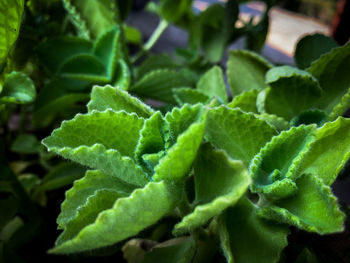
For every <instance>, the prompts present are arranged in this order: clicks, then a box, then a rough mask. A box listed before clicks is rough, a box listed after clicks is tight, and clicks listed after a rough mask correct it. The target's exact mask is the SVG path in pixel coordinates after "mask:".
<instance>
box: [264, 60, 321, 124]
mask: <svg viewBox="0 0 350 263" xmlns="http://www.w3.org/2000/svg"><path fill="white" fill-rule="evenodd" d="M266 84H268V85H269V88H268V90H267V91H266V97H265V111H266V112H267V113H272V114H276V115H278V116H281V117H283V118H285V119H287V120H290V119H291V118H293V117H294V116H296V115H298V114H299V113H301V112H302V111H304V110H306V109H309V108H311V107H312V106H313V105H314V104H315V103H316V101H317V99H318V98H320V96H321V92H322V90H321V88H320V87H319V85H318V82H317V80H316V79H315V78H314V77H313V76H312V75H311V74H309V73H308V72H306V71H302V70H300V69H297V68H293V67H290V66H281V67H274V68H272V69H270V70H269V71H268V72H267V73H266Z"/></svg>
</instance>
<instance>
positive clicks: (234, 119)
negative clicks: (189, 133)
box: [206, 106, 277, 165]
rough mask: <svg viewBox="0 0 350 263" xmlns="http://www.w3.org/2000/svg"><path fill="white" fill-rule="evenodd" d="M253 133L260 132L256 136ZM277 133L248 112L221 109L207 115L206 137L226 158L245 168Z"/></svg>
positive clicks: (215, 109) (224, 107) (218, 108)
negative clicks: (241, 162) (244, 165)
mask: <svg viewBox="0 0 350 263" xmlns="http://www.w3.org/2000/svg"><path fill="white" fill-rule="evenodd" d="M256 131H259V132H258V133H257V132H256ZM276 134H277V132H276V130H275V128H274V127H272V126H271V125H269V124H267V122H265V121H263V120H261V119H258V118H256V117H255V116H254V114H251V113H245V112H243V111H241V110H239V109H231V108H228V107H226V106H220V107H217V108H214V109H212V110H211V111H209V113H208V120H207V127H206V138H207V139H208V141H209V142H211V143H212V144H213V145H214V146H215V147H217V148H219V149H223V150H225V151H226V152H227V153H228V154H229V156H230V157H231V158H233V159H236V160H242V161H243V162H244V164H246V165H248V164H249V162H250V160H251V159H252V158H253V157H254V155H255V154H257V153H258V152H259V150H260V148H261V147H263V146H264V145H265V144H266V143H267V142H268V141H269V140H270V139H271V138H272V136H274V135H276Z"/></svg>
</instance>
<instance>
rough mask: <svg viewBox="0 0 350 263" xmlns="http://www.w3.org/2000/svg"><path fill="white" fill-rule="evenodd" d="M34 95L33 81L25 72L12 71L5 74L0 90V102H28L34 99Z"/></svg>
mask: <svg viewBox="0 0 350 263" xmlns="http://www.w3.org/2000/svg"><path fill="white" fill-rule="evenodd" d="M0 90H1V84H0ZM35 97H36V91H35V86H34V83H33V81H32V80H31V79H30V78H29V77H28V76H27V75H26V74H24V73H22V72H16V71H13V72H11V73H10V74H7V75H6V76H5V81H4V84H3V87H2V91H1V92H0V102H9V103H20V104H23V103H30V102H32V101H34V99H35Z"/></svg>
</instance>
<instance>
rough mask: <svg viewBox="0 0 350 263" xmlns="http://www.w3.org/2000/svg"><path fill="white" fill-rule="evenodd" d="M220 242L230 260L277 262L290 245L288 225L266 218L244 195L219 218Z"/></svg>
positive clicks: (261, 262) (234, 261)
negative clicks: (264, 218)
mask: <svg viewBox="0 0 350 263" xmlns="http://www.w3.org/2000/svg"><path fill="white" fill-rule="evenodd" d="M219 224H220V225H219V233H220V239H221V246H222V248H223V252H224V255H225V257H226V259H227V262H228V263H251V262H256V263H276V262H278V260H279V257H280V254H281V252H282V250H283V248H284V247H286V246H287V244H288V242H287V235H288V234H289V231H288V228H287V227H285V226H281V225H277V224H274V223H271V222H268V221H266V220H263V219H261V218H259V217H258V215H257V208H256V207H255V206H254V205H253V204H252V203H251V202H250V201H249V200H247V199H245V198H242V199H241V200H240V201H239V203H237V204H236V205H235V206H234V207H230V208H229V209H227V211H226V213H225V214H223V215H222V216H221V218H220V223H219Z"/></svg>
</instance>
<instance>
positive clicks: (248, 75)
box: [227, 50, 272, 96]
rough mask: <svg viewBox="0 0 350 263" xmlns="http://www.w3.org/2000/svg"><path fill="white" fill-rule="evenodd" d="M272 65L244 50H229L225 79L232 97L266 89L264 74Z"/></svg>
mask: <svg viewBox="0 0 350 263" xmlns="http://www.w3.org/2000/svg"><path fill="white" fill-rule="evenodd" d="M270 68H272V65H271V64H270V63H269V62H268V61H267V60H265V59H264V58H262V57H260V56H259V55H257V54H255V53H253V52H250V51H245V50H231V51H230V53H229V58H228V62H227V79H228V83H229V84H230V89H231V92H232V95H233V96H235V95H238V94H240V93H242V92H244V91H249V90H262V89H264V88H265V87H266V84H265V74H266V72H267V71H268V70H269V69H270Z"/></svg>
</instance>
